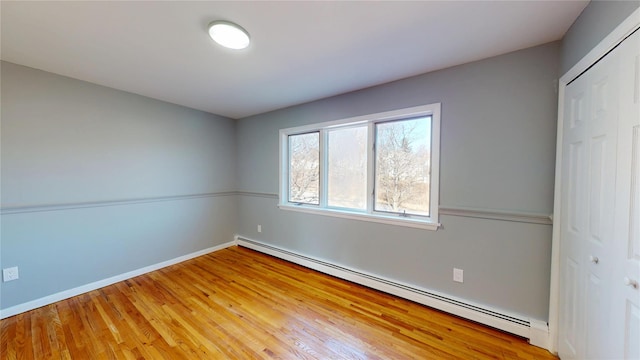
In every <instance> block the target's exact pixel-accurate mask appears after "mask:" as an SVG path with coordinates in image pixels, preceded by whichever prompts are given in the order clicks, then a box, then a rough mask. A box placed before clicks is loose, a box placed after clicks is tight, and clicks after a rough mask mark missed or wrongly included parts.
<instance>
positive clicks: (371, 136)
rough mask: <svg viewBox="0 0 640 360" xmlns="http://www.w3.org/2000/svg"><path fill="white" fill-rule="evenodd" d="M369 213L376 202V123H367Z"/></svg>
mask: <svg viewBox="0 0 640 360" xmlns="http://www.w3.org/2000/svg"><path fill="white" fill-rule="evenodd" d="M367 131H368V133H367V213H368V214H372V213H373V204H374V203H375V140H376V139H375V136H376V134H375V123H374V122H373V121H370V122H369V123H368V124H367Z"/></svg>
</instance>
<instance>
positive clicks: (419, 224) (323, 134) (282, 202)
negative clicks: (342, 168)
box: [278, 103, 441, 230]
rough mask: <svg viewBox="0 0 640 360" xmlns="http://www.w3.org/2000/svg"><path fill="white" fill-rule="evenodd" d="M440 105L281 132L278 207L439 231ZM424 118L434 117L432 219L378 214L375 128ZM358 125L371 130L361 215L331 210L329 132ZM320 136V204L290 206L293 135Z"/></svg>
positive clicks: (431, 179)
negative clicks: (389, 123) (317, 132)
mask: <svg viewBox="0 0 640 360" xmlns="http://www.w3.org/2000/svg"><path fill="white" fill-rule="evenodd" d="M440 107H441V105H440V103H434V104H429V105H422V106H416V107H411V108H405V109H399V110H393V111H386V112H381V113H376V114H369V115H363V116H357V117H352V118H347V119H341V120H336V121H329V122H324V123H319V124H311V125H305V126H298V127H293V128H287V129H281V130H280V147H279V149H280V154H279V159H280V160H279V165H280V171H279V174H280V180H279V184H280V188H279V203H278V207H279V208H280V209H283V210H290V211H299V212H305V213H311V214H318V215H325V216H334V217H339V218H345V219H354V220H363V221H372V222H378V223H383V224H391V225H399V226H408V227H414V228H420V229H427V230H437V229H438V227H439V226H440V223H439V217H438V216H439V215H438V205H439V193H440V181H439V180H440ZM421 116H431V168H430V175H429V181H430V184H429V186H430V188H429V191H430V194H429V196H430V197H429V216H418V215H406V216H401V215H396V214H389V213H384V212H377V211H374V209H373V206H374V205H373V204H374V200H375V199H373V197H374V195H373V192H374V183H375V179H374V172H375V171H374V166H375V164H374V162H375V149H374V143H373V142H374V140H375V134H374V132H375V124H376V123H381V122H387V121H392V120H403V119H410V118H416V117H421ZM358 125H366V126H368V136H367V141H368V143H367V151H368V153H367V158H368V163H367V209H366V211H358V210H355V209H344V208H335V207H328V206H327V196H328V194H327V180H328V179H327V176H328V174H327V171H326V169H327V161H328V156H327V149H326V144H327V132H328V131H329V130H332V129H336V128H347V127H353V126H358ZM315 131H319V132H320V184H319V189H320V204H319V205H313V204H301V203H291V202H289V183H288V181H289V174H288V171H289V149H288V144H289V141H288V137H289V135H297V134H304V133H309V132H315Z"/></svg>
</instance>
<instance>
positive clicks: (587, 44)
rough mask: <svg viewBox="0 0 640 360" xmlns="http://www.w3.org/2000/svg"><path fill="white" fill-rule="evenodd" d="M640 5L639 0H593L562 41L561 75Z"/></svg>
mask: <svg viewBox="0 0 640 360" xmlns="http://www.w3.org/2000/svg"><path fill="white" fill-rule="evenodd" d="M638 7H640V1H638V0H634V1H611V0H607V1H602V0H593V1H591V2H590V3H589V5H587V7H586V8H585V9H584V10H583V11H582V14H580V16H579V17H578V19H576V21H575V22H574V23H573V25H572V26H571V28H569V30H568V31H567V33H566V34H565V37H564V39H563V41H562V51H561V64H560V75H563V74H564V73H566V72H567V71H569V69H571V67H573V65H575V64H576V63H577V62H578V61H580V59H582V58H583V57H584V56H585V55H587V53H588V52H589V51H591V49H593V48H594V47H595V46H596V45H598V43H599V42H600V41H601V40H602V39H604V38H605V37H606V36H607V35H609V33H610V32H611V31H613V29H615V28H616V27H617V26H618V25H619V24H620V23H621V22H622V21H624V19H626V18H627V17H629V15H631V13H632V12H633V11H634V10H635V9H637V8H638Z"/></svg>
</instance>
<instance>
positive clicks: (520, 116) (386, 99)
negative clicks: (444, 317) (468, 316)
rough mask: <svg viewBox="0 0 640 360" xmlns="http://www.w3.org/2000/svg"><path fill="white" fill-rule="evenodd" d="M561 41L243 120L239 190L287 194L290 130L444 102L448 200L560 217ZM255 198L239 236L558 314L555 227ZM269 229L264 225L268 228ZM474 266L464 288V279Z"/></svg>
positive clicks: (466, 295) (244, 210) (481, 300)
mask: <svg viewBox="0 0 640 360" xmlns="http://www.w3.org/2000/svg"><path fill="white" fill-rule="evenodd" d="M558 62H559V43H551V44H547V45H543V46H539V47H535V48H531V49H526V50H522V51H518V52H514V53H510V54H506V55H503V56H499V57H495V58H491V59H487V60H483V61H478V62H474V63H470V64H466V65H462V66H458V67H454V68H450V69H446V70H442V71H437V72H433V73H429V74H425V75H421V76H417V77H412V78H408V79H404V80H401V81H397V82H393V83H389V84H385V85H381V86H377V87H373V88H369V89H365V90H362V91H358V92H354V93H349V94H345V95H341V96H336V97H333V98H328V99H324V100H319V101H316V102H312V103H308V104H303V105H300V106H295V107H291V108H287V109H283V110H279V111H275V112H271V113H267V114H262V115H257V116H254V117H250V118H245V119H241V120H239V122H238V125H237V139H238V142H237V154H238V168H237V169H238V174H237V177H238V184H239V186H238V187H239V188H238V190H240V191H243V192H255V193H270V194H275V193H277V192H278V130H279V129H281V128H287V127H292V126H298V125H303V124H309V123H318V122H323V121H329V120H336V119H341V118H347V117H352V116H357V115H363V114H368V113H375V112H380V111H386V110H392V109H398V108H403V107H409V106H416V105H421V104H429V103H433V102H441V103H442V120H441V121H442V130H441V172H440V176H441V181H440V183H441V188H440V194H441V197H440V204H441V206H445V207H450V206H455V207H471V208H479V209H487V210H506V211H510V210H512V211H522V212H530V213H542V214H550V213H551V212H552V208H553V180H554V164H555V158H554V156H555V134H556V111H557V94H556V91H555V87H556V84H555V81H556V80H557V77H558V74H557V68H558ZM276 204H277V200H276V199H275V198H266V197H260V196H258V195H257V194H256V195H251V194H245V195H243V196H241V198H240V201H239V214H240V216H239V234H240V235H243V236H246V237H249V238H252V239H256V240H259V241H263V242H266V243H269V244H271V245H275V246H279V247H282V248H286V249H288V250H292V251H295V252H298V253H301V254H304V255H309V256H313V257H317V258H321V259H324V260H327V261H330V262H333V263H336V264H340V265H343V266H347V267H351V268H355V269H359V270H362V271H366V272H369V273H373V274H376V275H378V276H382V277H385V278H389V279H393V280H396V281H401V282H405V283H409V284H413V285H415V286H418V287H422V288H426V289H431V290H435V291H439V292H442V293H445V294H448V295H450V296H455V297H459V298H462V299H465V300H467V301H471V302H474V303H477V304H481V305H485V306H490V307H494V308H498V309H500V310H503V311H509V312H512V313H516V314H520V315H523V316H528V317H531V318H534V319H539V320H545V321H546V320H547V317H548V303H549V275H550V254H551V250H550V249H551V226H549V225H536V224H528V223H515V222H506V221H498V220H487V219H472V218H464V217H453V216H441V219H440V220H441V222H442V223H443V224H444V229H443V230H439V231H437V232H432V231H426V230H417V229H410V228H404V227H398V226H391V225H383V224H376V223H369V222H362V221H356V220H346V219H339V218H332V217H325V216H319V215H312V214H303V213H296V212H291V211H283V210H279V209H277V207H276ZM257 224H261V225H262V230H263V231H262V233H257V231H256V225H257ZM453 267H458V268H462V269H464V270H465V282H464V284H459V283H454V282H453V281H452V269H453Z"/></svg>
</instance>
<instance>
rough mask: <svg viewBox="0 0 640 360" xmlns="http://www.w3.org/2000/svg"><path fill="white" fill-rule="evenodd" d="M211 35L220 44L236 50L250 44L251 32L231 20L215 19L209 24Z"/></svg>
mask: <svg viewBox="0 0 640 360" xmlns="http://www.w3.org/2000/svg"><path fill="white" fill-rule="evenodd" d="M209 36H211V38H212V39H213V41H215V42H217V43H218V44H220V45H222V46H224V47H226V48H229V49H234V50H240V49H244V48H246V47H247V46H249V33H248V32H247V31H246V30H245V29H243V28H242V27H240V26H238V25H236V24H234V23H232V22H229V21H213V22H212V23H210V24H209Z"/></svg>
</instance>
